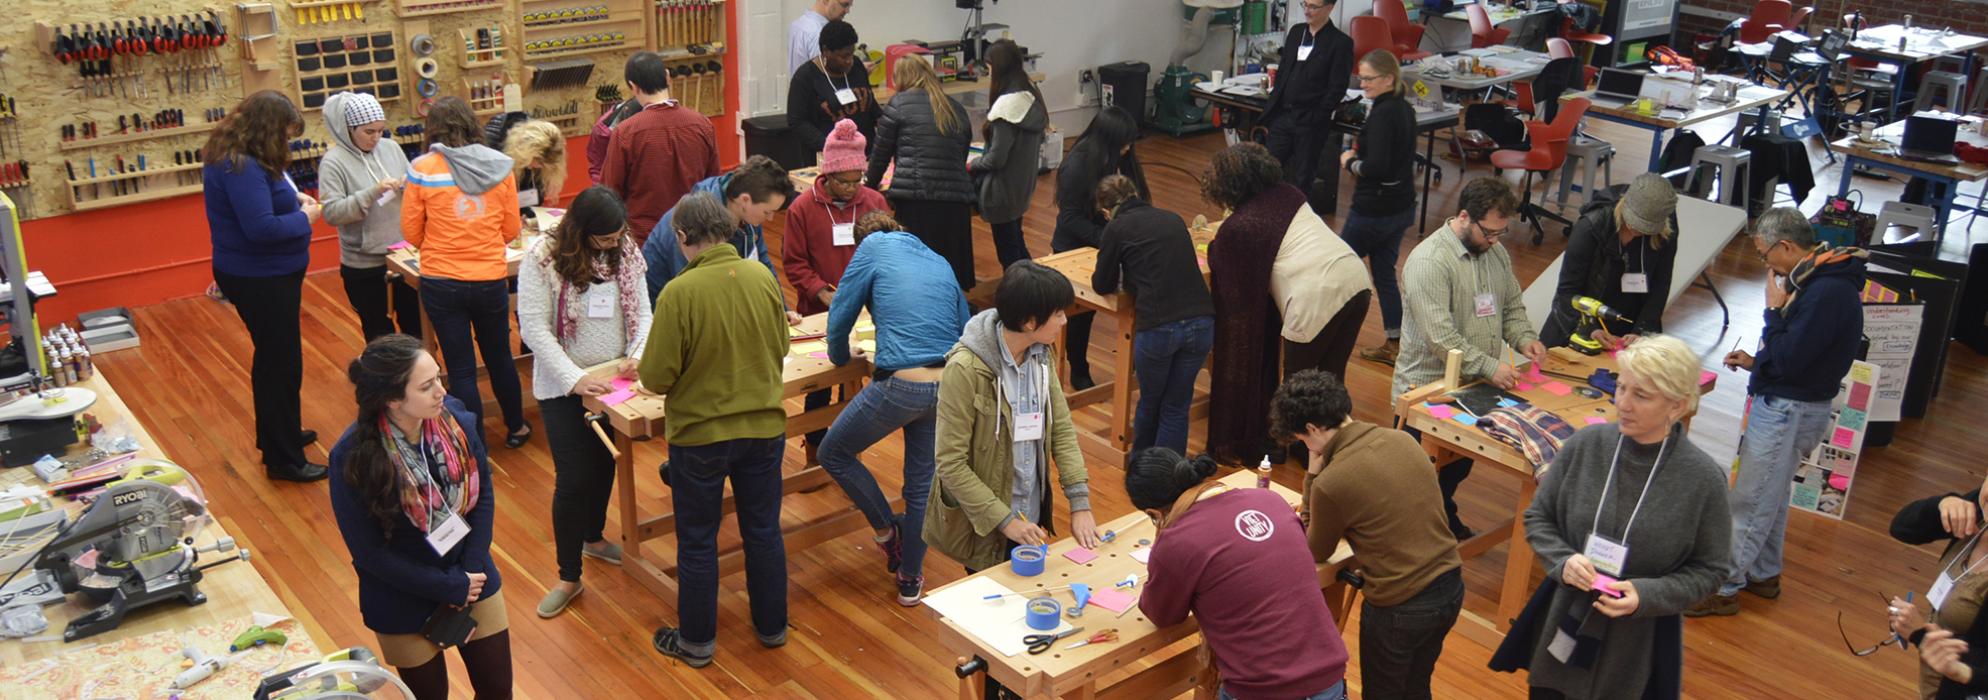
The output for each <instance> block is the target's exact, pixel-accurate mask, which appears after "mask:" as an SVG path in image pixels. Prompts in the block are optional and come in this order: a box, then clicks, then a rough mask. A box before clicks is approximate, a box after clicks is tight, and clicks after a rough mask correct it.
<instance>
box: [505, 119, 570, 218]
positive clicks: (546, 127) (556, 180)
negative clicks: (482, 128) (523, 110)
mask: <svg viewBox="0 0 1988 700" xmlns="http://www.w3.org/2000/svg"><path fill="white" fill-rule="evenodd" d="M504 155H507V156H510V157H511V174H512V175H513V176H515V177H517V178H518V206H521V207H525V208H531V207H551V206H558V205H559V192H560V190H562V189H565V185H566V136H565V135H564V134H561V133H559V127H557V126H554V125H553V123H552V122H548V121H542V120H538V119H533V120H531V121H528V122H524V123H522V124H518V125H517V126H513V127H511V132H510V133H509V134H506V135H505V136H504Z"/></svg>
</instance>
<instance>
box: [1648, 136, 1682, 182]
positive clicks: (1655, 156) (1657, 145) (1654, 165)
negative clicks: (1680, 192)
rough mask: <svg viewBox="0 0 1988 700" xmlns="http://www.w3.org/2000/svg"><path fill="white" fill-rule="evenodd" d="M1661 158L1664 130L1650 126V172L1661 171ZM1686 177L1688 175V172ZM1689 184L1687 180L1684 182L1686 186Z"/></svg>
mask: <svg viewBox="0 0 1988 700" xmlns="http://www.w3.org/2000/svg"><path fill="white" fill-rule="evenodd" d="M1663 158H1664V130H1663V129H1661V128H1657V127H1650V172H1653V173H1655V172H1662V168H1663V167H1664V160H1663ZM1687 177H1689V175H1688V174H1687ZM1690 184H1691V183H1690V181H1689V180H1687V181H1686V182H1685V185H1686V186H1689V185H1690Z"/></svg>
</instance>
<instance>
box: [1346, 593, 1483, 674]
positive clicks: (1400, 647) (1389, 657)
mask: <svg viewBox="0 0 1988 700" xmlns="http://www.w3.org/2000/svg"><path fill="white" fill-rule="evenodd" d="M1462 611H1463V569H1461V568H1456V569H1450V570H1449V571H1447V572H1444V573H1443V574H1442V575H1440V576H1437V577H1436V580H1434V581H1430V582H1429V585H1428V586H1426V587H1424V588H1423V589H1422V592H1420V593H1417V594H1415V596H1414V597H1412V598H1409V599H1408V600H1405V601H1402V602H1401V603H1400V604H1398V605H1391V606H1388V607H1381V606H1378V605H1374V604H1373V603H1372V602H1366V603H1362V604H1361V605H1360V679H1361V680H1362V681H1363V682H1364V683H1365V684H1366V687H1365V690H1366V692H1365V694H1364V695H1362V696H1361V697H1363V698H1367V699H1368V700H1396V699H1399V700H1414V699H1420V700H1427V698H1429V697H1431V696H1430V694H1429V677H1430V676H1433V675H1435V673H1436V659H1437V658H1438V657H1441V656H1442V655H1443V638H1444V637H1446V636H1448V635H1449V633H1450V628H1451V627H1454V626H1456V618H1457V614H1458V613H1460V612H1462Z"/></svg>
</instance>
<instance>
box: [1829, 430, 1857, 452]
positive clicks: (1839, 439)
mask: <svg viewBox="0 0 1988 700" xmlns="http://www.w3.org/2000/svg"><path fill="white" fill-rule="evenodd" d="M1856 439H1857V433H1856V432H1855V431H1853V430H1850V429H1849V428H1837V429H1836V435H1835V437H1832V438H1830V440H1829V441H1830V443H1831V444H1834V445H1836V446H1837V447H1841V448H1843V449H1846V450H1847V449H1850V448H1851V445H1852V443H1854V442H1855V441H1856Z"/></svg>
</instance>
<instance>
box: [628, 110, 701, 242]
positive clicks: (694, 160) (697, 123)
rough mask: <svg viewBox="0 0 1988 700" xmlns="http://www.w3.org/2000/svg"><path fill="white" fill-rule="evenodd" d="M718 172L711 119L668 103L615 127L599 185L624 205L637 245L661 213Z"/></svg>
mask: <svg viewBox="0 0 1988 700" xmlns="http://www.w3.org/2000/svg"><path fill="white" fill-rule="evenodd" d="M717 174H718V136H717V133H716V132H715V131H713V130H712V129H711V120H710V119H709V118H707V117H705V116H704V115H702V114H698V113H697V112H696V111H695V110H692V109H690V108H688V107H683V106H680V105H678V104H677V103H676V102H675V101H674V100H672V101H669V102H658V103H656V104H652V105H649V106H648V107H646V108H644V109H643V110H642V111H641V112H639V113H637V114H636V115H635V116H632V117H629V118H627V119H625V120H623V121H622V122H621V123H620V124H617V125H615V127H614V133H613V135H612V136H609V137H608V144H607V163H606V164H605V165H603V166H602V167H601V184H603V185H606V186H607V187H608V189H611V190H614V192H615V194H618V195H621V200H622V202H623V203H625V204H627V206H628V233H629V234H630V235H633V236H634V237H635V243H636V245H637V247H640V245H641V244H642V242H643V241H646V240H649V230H650V229H653V228H655V227H656V222H657V221H659V220H661V219H662V218H663V213H664V212H667V211H669V210H670V207H674V206H676V202H677V200H679V199H682V198H683V196H684V195H686V194H690V189H691V188H692V187H693V186H695V185H696V184H697V183H698V182H700V181H702V180H703V179H704V178H707V177H714V176H716V175H717Z"/></svg>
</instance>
